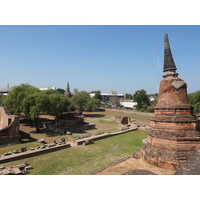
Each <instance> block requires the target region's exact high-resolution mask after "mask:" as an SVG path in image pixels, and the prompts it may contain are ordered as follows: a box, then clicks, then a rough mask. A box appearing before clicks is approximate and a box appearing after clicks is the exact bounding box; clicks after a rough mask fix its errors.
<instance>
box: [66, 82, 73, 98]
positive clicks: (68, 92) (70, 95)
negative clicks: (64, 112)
mask: <svg viewBox="0 0 200 200" xmlns="http://www.w3.org/2000/svg"><path fill="white" fill-rule="evenodd" d="M64 96H65V97H68V98H71V97H72V93H71V92H70V88H69V83H67V88H66V90H65V93H64Z"/></svg>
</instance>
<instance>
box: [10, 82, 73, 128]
mask: <svg viewBox="0 0 200 200" xmlns="http://www.w3.org/2000/svg"><path fill="white" fill-rule="evenodd" d="M6 105H7V107H8V108H9V110H11V111H12V113H13V114H17V115H18V114H20V113H22V112H23V113H24V114H25V116H27V117H30V118H31V119H32V120H33V121H34V122H35V127H36V132H39V128H38V119H39V116H40V115H41V114H50V115H53V116H55V117H56V116H58V115H60V114H62V112H64V111H69V110H70V102H69V101H68V99H67V98H65V97H64V96H63V95H62V94H60V93H59V92H58V91H56V90H52V89H50V90H44V91H41V90H39V89H37V88H35V87H33V86H30V85H25V84H22V85H20V86H16V87H15V88H13V90H12V91H11V92H10V93H9V94H8V95H7V98H6Z"/></svg>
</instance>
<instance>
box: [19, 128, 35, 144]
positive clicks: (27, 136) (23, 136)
mask: <svg viewBox="0 0 200 200" xmlns="http://www.w3.org/2000/svg"><path fill="white" fill-rule="evenodd" d="M19 134H20V142H21V143H27V142H35V141H37V139H35V138H33V137H31V136H30V134H28V133H26V132H24V131H21V130H20V133H19Z"/></svg>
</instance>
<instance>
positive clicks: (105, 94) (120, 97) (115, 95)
mask: <svg viewBox="0 0 200 200" xmlns="http://www.w3.org/2000/svg"><path fill="white" fill-rule="evenodd" d="M90 96H91V97H94V96H95V93H91V94H90ZM101 97H102V100H109V98H110V97H117V98H119V99H123V98H124V94H113V93H101Z"/></svg>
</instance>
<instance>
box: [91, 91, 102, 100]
mask: <svg viewBox="0 0 200 200" xmlns="http://www.w3.org/2000/svg"><path fill="white" fill-rule="evenodd" d="M91 93H94V94H95V95H94V98H95V99H99V100H100V101H101V100H102V96H101V91H100V90H96V91H92V92H91Z"/></svg>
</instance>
